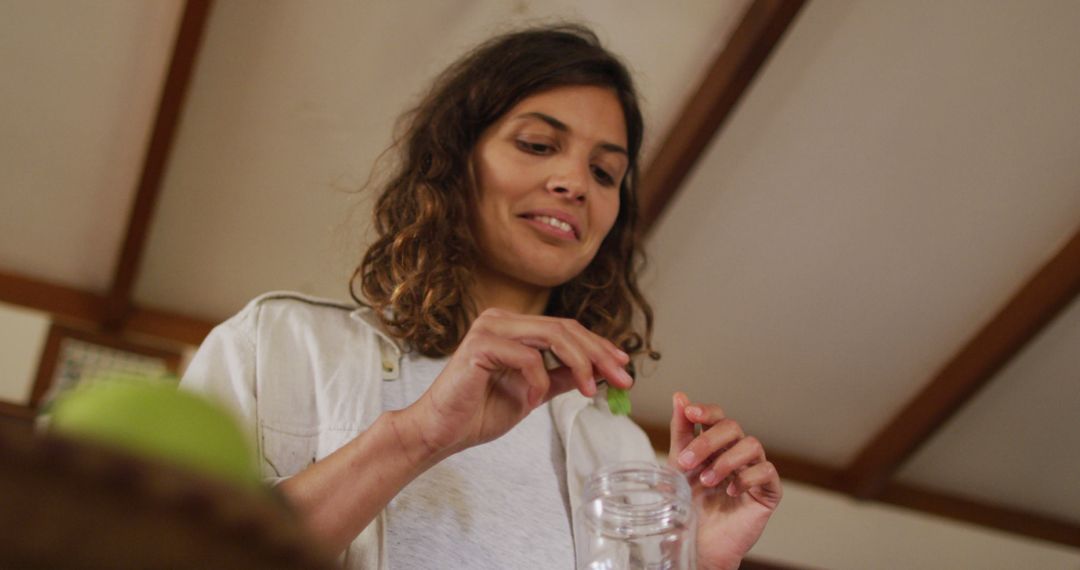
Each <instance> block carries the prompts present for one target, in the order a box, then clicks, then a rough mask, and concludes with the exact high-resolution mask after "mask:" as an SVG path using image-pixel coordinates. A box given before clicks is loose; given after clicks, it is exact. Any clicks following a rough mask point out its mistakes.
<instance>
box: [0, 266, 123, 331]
mask: <svg viewBox="0 0 1080 570" xmlns="http://www.w3.org/2000/svg"><path fill="white" fill-rule="evenodd" d="M0 302H4V303H10V304H12V305H17V306H20V307H25V308H27V309H34V310H37V311H42V312H45V313H49V314H51V315H54V316H56V317H60V318H63V319H68V320H73V321H80V322H86V323H93V324H97V323H100V322H101V321H102V319H104V317H105V297H102V296H101V295H95V294H93V293H88V292H86V291H80V290H78V289H75V288H73V287H68V286H66V285H59V284H56V283H50V282H47V281H41V280H38V279H33V278H30V277H26V276H24V275H18V274H15V273H5V272H2V271H0Z"/></svg>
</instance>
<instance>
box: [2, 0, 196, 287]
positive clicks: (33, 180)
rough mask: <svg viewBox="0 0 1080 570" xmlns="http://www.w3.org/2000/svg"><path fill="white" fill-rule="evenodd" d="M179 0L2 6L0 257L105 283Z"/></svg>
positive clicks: (36, 272)
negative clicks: (170, 0)
mask: <svg viewBox="0 0 1080 570" xmlns="http://www.w3.org/2000/svg"><path fill="white" fill-rule="evenodd" d="M179 8H180V3H179V2H142V1H139V0H131V1H128V2H27V1H23V2H5V3H3V4H0V69H3V70H4V80H3V81H0V109H3V112H0V133H3V137H0V184H2V185H3V192H0V238H2V239H0V267H2V268H4V269H6V270H9V271H10V270H18V271H20V272H23V273H26V274H29V275H33V276H36V277H38V278H41V279H47V280H50V281H55V282H58V283H61V284H65V285H72V286H76V287H79V288H82V289H89V290H92V291H104V290H106V289H107V288H108V287H109V282H110V281H111V279H112V272H113V266H114V265H115V262H116V258H117V255H118V254H119V251H120V243H121V240H122V239H123V235H124V229H125V226H126V221H127V210H128V208H129V203H130V201H131V199H132V196H133V195H134V191H135V184H136V181H137V180H138V175H139V167H140V161H141V160H142V155H143V152H144V151H145V148H146V139H147V137H148V135H149V132H150V127H151V124H152V122H153V118H154V112H155V110H156V106H157V96H158V93H159V91H160V89H161V84H162V81H163V78H164V75H165V68H166V65H167V63H168V58H169V54H170V52H171V51H172V40H173V37H174V36H175V31H176V25H177V18H178V17H179V15H180V11H179ZM43 38H48V41H43Z"/></svg>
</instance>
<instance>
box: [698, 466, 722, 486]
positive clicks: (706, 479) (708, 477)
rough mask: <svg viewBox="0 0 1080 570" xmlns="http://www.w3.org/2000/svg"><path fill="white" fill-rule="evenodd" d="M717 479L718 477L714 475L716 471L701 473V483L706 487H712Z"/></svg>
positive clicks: (710, 470) (709, 470)
mask: <svg viewBox="0 0 1080 570" xmlns="http://www.w3.org/2000/svg"><path fill="white" fill-rule="evenodd" d="M718 479H719V476H718V475H717V474H716V471H713V470H712V469H706V470H704V471H702V472H701V482H702V483H705V484H706V485H712V484H714V483H716V481H717V480H718Z"/></svg>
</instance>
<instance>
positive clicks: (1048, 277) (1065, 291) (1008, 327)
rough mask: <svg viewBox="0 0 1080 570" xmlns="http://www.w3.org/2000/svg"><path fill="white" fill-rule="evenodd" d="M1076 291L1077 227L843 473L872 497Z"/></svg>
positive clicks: (852, 487)
mask: <svg viewBox="0 0 1080 570" xmlns="http://www.w3.org/2000/svg"><path fill="white" fill-rule="evenodd" d="M1077 294H1080V231H1078V232H1077V233H1076V234H1075V235H1073V236H1072V239H1070V240H1069V241H1068V243H1066V244H1065V247H1063V248H1061V250H1059V251H1058V252H1057V253H1056V254H1055V255H1054V256H1053V257H1052V258H1051V259H1050V261H1048V262H1047V263H1046V264H1045V265H1043V266H1042V267H1041V268H1040V269H1039V270H1038V271H1037V272H1036V273H1035V274H1034V276H1032V277H1031V279H1029V280H1028V282H1027V283H1026V284H1025V285H1024V286H1023V287H1022V288H1021V289H1020V290H1019V291H1018V292H1017V293H1016V294H1015V295H1014V296H1013V297H1012V298H1011V299H1010V300H1009V302H1008V303H1006V305H1005V306H1004V307H1003V308H1002V309H1001V310H1000V311H999V312H998V313H997V314H996V315H995V316H994V318H993V319H991V320H990V321H989V322H988V323H987V324H986V325H985V326H984V327H983V328H982V329H981V330H980V331H979V332H978V333H977V334H976V335H975V336H974V337H973V338H972V339H971V340H970V341H968V343H967V344H966V345H965V346H964V347H963V348H961V349H960V351H959V352H957V353H956V355H955V356H953V357H952V358H951V359H950V360H949V361H948V363H947V364H946V365H945V366H944V367H943V368H942V369H941V370H940V371H939V372H938V373H937V375H936V376H934V378H933V379H932V380H931V381H930V382H929V383H928V384H927V385H926V387H924V388H923V389H922V391H920V392H919V393H918V394H917V395H916V396H915V397H914V398H913V399H912V400H911V401H910V402H908V404H907V405H906V406H905V407H904V408H903V409H902V410H901V411H900V412H899V413H898V414H897V415H896V416H895V417H894V418H893V419H892V420H891V421H890V422H889V423H888V425H886V426H885V428H884V429H882V430H881V431H880V432H879V433H878V434H877V435H876V436H875V437H874V438H873V439H872V440H870V442H869V443H868V444H867V445H866V446H865V447H864V448H863V449H862V451H860V452H859V454H858V455H857V456H856V457H855V459H854V460H853V461H852V463H851V464H850V465H849V466H848V467H847V468H846V469H845V471H844V473H843V474H842V475H841V482H842V484H843V485H844V486H845V488H847V489H848V490H849V491H850V492H851V494H852V495H854V496H855V497H859V498H872V497H875V496H876V495H878V494H879V493H881V492H882V491H884V489H885V488H886V487H887V484H888V481H889V480H890V479H891V478H892V477H893V475H894V474H895V473H896V472H897V470H899V469H900V466H901V465H902V464H903V463H904V462H905V461H906V460H907V459H908V458H910V457H911V456H912V455H913V454H914V453H915V452H916V451H917V450H918V449H919V448H920V447H921V446H922V445H923V444H924V443H926V441H928V440H929V439H930V438H931V437H933V435H934V434H935V433H936V432H937V431H938V429H940V428H941V426H942V425H943V424H944V423H945V422H946V421H948V420H949V418H951V417H953V416H954V415H955V414H956V412H958V411H959V410H960V409H961V408H963V406H964V405H965V404H966V403H967V402H969V401H970V400H971V399H972V398H973V397H974V396H975V395H976V394H977V393H978V392H979V390H980V389H982V388H983V386H985V385H986V384H987V383H989V382H990V380H991V379H992V378H993V377H994V376H995V375H996V374H997V373H998V372H999V371H1000V370H1001V369H1002V368H1003V367H1004V366H1005V365H1006V364H1007V363H1008V362H1009V361H1010V360H1011V359H1012V358H1013V357H1014V356H1016V354H1017V353H1019V352H1020V351H1021V350H1022V349H1023V348H1024V347H1025V346H1027V344H1028V343H1029V342H1031V341H1032V339H1034V338H1035V337H1036V336H1037V335H1038V334H1039V333H1040V332H1041V331H1042V330H1043V329H1044V328H1045V327H1046V326H1047V325H1048V324H1049V323H1050V322H1051V321H1052V320H1053V319H1054V318H1055V317H1056V316H1057V315H1058V314H1060V313H1061V312H1062V311H1063V310H1064V309H1065V308H1066V307H1067V306H1068V305H1069V303H1071V302H1072V301H1073V300H1074V299H1075V298H1076V296H1077Z"/></svg>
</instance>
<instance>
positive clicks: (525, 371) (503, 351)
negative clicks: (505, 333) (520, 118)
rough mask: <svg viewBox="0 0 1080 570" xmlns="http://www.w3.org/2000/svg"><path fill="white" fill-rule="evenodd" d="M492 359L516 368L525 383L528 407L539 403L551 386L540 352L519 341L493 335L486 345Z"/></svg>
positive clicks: (513, 368) (504, 365)
mask: <svg viewBox="0 0 1080 570" xmlns="http://www.w3.org/2000/svg"><path fill="white" fill-rule="evenodd" d="M488 350H489V351H490V354H491V357H492V360H494V361H495V362H496V363H497V364H499V365H501V366H503V367H505V368H509V369H511V370H517V371H518V373H519V374H520V375H521V378H522V379H524V381H525V384H526V398H525V399H526V403H527V404H528V405H529V408H535V407H536V406H538V405H540V403H541V402H542V401H543V399H544V397H545V396H546V395H547V393H548V390H549V388H550V386H551V379H550V378H549V376H548V373H547V370H545V369H544V359H543V357H541V356H540V352H538V351H537V350H535V349H532V348H529V347H527V346H525V345H523V344H521V343H520V342H515V341H512V340H509V339H504V338H497V337H493V338H491V339H490V344H489V345H488Z"/></svg>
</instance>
